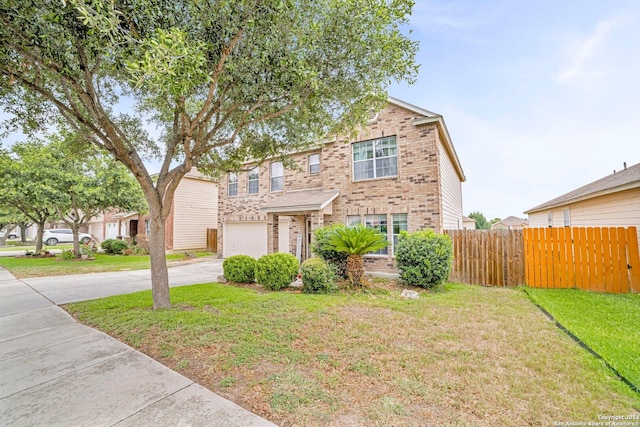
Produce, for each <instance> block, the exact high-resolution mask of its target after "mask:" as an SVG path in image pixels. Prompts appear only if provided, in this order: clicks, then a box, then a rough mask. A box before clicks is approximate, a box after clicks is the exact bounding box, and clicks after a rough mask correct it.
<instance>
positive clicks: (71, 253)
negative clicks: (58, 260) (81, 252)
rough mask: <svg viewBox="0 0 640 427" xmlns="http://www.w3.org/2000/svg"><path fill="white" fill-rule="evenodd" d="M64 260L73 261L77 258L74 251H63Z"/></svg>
mask: <svg viewBox="0 0 640 427" xmlns="http://www.w3.org/2000/svg"><path fill="white" fill-rule="evenodd" d="M61 256H62V259H64V260H67V261H69V260H72V259H74V258H75V257H76V253H75V252H74V251H73V249H65V250H64V251H62V254H61Z"/></svg>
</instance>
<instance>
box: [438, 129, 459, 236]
mask: <svg viewBox="0 0 640 427" xmlns="http://www.w3.org/2000/svg"><path fill="white" fill-rule="evenodd" d="M438 162H439V164H440V179H441V180H440V185H441V190H440V191H441V194H442V202H441V203H442V228H443V229H445V230H449V229H455V230H457V229H461V228H462V182H461V181H460V176H459V175H458V173H457V172H456V169H455V167H454V166H453V162H452V161H451V158H450V157H449V155H448V154H447V151H446V149H445V147H444V145H443V144H442V142H441V141H440V140H439V139H438Z"/></svg>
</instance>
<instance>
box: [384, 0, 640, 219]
mask: <svg viewBox="0 0 640 427" xmlns="http://www.w3.org/2000/svg"><path fill="white" fill-rule="evenodd" d="M408 29H409V30H410V31H411V35H410V37H412V38H413V39H416V40H418V41H419V43H420V52H419V54H418V57H417V62H418V63H419V64H420V72H419V75H418V78H417V81H416V83H415V84H413V85H407V84H406V83H401V84H394V85H392V86H391V87H390V89H389V95H391V96H393V97H396V98H399V99H402V100H403V101H406V102H409V103H412V104H414V105H417V106H419V107H422V108H425V109H427V110H429V111H433V112H436V113H439V114H441V115H442V116H443V117H444V120H445V122H446V124H447V128H448V130H449V133H450V135H451V138H452V141H453V144H454V146H455V148H456V151H457V154H458V157H459V159H460V162H461V164H462V168H463V170H464V172H465V176H466V182H464V183H463V185H462V188H463V210H464V214H465V215H468V214H469V213H471V212H474V211H480V212H482V213H483V214H484V215H485V217H486V218H487V219H493V218H496V217H497V218H506V217H507V216H510V215H514V216H519V217H525V216H526V215H524V214H523V212H524V211H525V210H527V209H530V208H532V207H534V206H537V205H539V204H542V203H544V202H546V201H548V200H551V199H553V198H555V197H557V196H560V195H562V194H564V193H567V192H569V191H571V190H574V189H575V188H578V187H580V186H582V185H585V184H588V183H590V182H592V181H594V180H596V179H599V178H602V177H604V176H606V175H609V174H611V173H613V171H614V170H620V169H622V168H623V162H626V163H627V165H629V166H631V165H634V164H636V163H640V1H638V0H628V1H623V0H607V1H593V0H579V1H578V0H560V1H558V0H554V1H549V0H537V1H524V0H447V1H445V0H438V1H436V0H416V5H415V8H414V11H413V15H412V17H411V21H410V25H409V26H408Z"/></svg>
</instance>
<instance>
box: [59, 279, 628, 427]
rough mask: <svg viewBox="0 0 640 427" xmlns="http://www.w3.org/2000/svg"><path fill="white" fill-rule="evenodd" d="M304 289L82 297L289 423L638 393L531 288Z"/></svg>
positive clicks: (488, 417) (504, 421) (612, 405)
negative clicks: (155, 304) (162, 301)
mask: <svg viewBox="0 0 640 427" xmlns="http://www.w3.org/2000/svg"><path fill="white" fill-rule="evenodd" d="M400 291H401V289H399V288H397V287H394V286H387V288H386V289H382V290H377V291H376V292H368V293H358V292H351V293H345V292H341V293H338V294H335V295H306V294H300V293H296V292H269V293H266V292H263V291H259V290H256V289H250V288H249V289H247V288H239V287H234V286H230V285H221V284H217V283H213V284H203V285H196V286H187V287H179V288H172V289H171V299H172V304H173V306H172V308H171V309H167V310H156V311H154V310H152V308H151V307H152V302H151V294H150V292H140V293H135V294H130V295H123V296H116V297H110V298H105V299H101V300H94V301H87V302H82V303H74V304H70V305H68V306H66V307H65V308H66V309H67V310H68V311H69V312H70V313H71V314H72V315H73V316H74V317H76V318H77V319H79V320H80V321H81V322H84V323H86V324H88V325H91V326H94V327H96V328H98V329H101V330H103V331H105V332H106V333H108V334H110V335H112V336H115V337H117V338H119V339H121V340H122V341H124V342H126V343H128V344H129V345H132V346H133V347H136V348H137V349H139V350H141V351H143V352H144V353H146V354H148V355H150V356H151V357H153V358H155V359H157V360H159V361H160V362H161V363H163V364H165V365H167V366H169V367H171V368H172V369H175V370H177V371H178V372H181V373H182V374H183V375H185V376H187V377H190V378H192V379H193V380H194V381H196V382H198V383H200V384H202V385H203V386H205V387H208V388H209V389H211V390H213V391H215V392H216V393H219V394H220V395H222V396H224V397H226V398H228V399H230V400H232V401H234V402H236V403H238V404H240V405H242V406H244V407H245V408H247V409H249V410H251V411H254V412H256V413H258V414H259V415H262V416H264V417H266V418H267V419H269V420H271V421H273V422H275V423H277V424H280V425H310V426H314V425H367V426H368V425H409V426H411V425H477V426H493V425H553V423H554V422H557V421H565V420H580V421H585V422H587V421H594V422H596V421H598V415H602V414H604V415H615V414H630V413H634V412H635V411H637V410H638V409H640V396H639V395H638V394H636V393H634V392H633V391H632V390H631V389H630V388H629V387H628V386H627V385H626V384H624V383H623V382H622V381H620V380H619V379H618V378H617V377H616V376H614V375H613V373H612V372H611V371H610V370H609V369H607V368H606V366H605V365H604V364H603V363H602V362H601V361H599V360H597V359H596V358H594V357H593V356H592V355H591V354H589V353H587V352H586V351H585V350H583V349H582V348H581V347H579V346H578V345H577V344H576V343H575V342H574V341H573V340H571V339H570V338H569V337H568V336H566V335H565V334H563V333H562V332H560V331H559V330H558V329H557V328H556V327H555V326H554V324H553V323H552V322H550V321H549V320H548V319H547V318H546V317H545V316H544V315H543V314H542V313H541V312H540V311H539V310H538V309H537V307H535V306H534V305H533V304H531V301H530V300H529V297H528V296H527V295H526V294H525V293H524V292H522V291H521V290H512V289H499V288H482V287H474V286H467V285H455V284H450V285H445V286H444V287H442V288H441V289H440V290H439V291H438V292H421V297H420V298H419V299H417V300H404V299H401V298H400V297H399V294H400Z"/></svg>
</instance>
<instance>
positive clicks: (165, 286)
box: [149, 207, 171, 310]
mask: <svg viewBox="0 0 640 427" xmlns="http://www.w3.org/2000/svg"><path fill="white" fill-rule="evenodd" d="M154 210H155V209H153V208H152V207H149V211H150V212H149V228H150V230H149V232H150V235H149V258H150V261H151V294H152V296H153V309H154V310H155V309H158V308H169V307H171V300H170V299H169V271H168V269H167V258H166V256H165V250H164V236H165V229H164V223H165V220H164V219H163V218H162V217H161V215H160V213H159V212H153V211H154ZM158 210H160V209H158Z"/></svg>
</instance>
